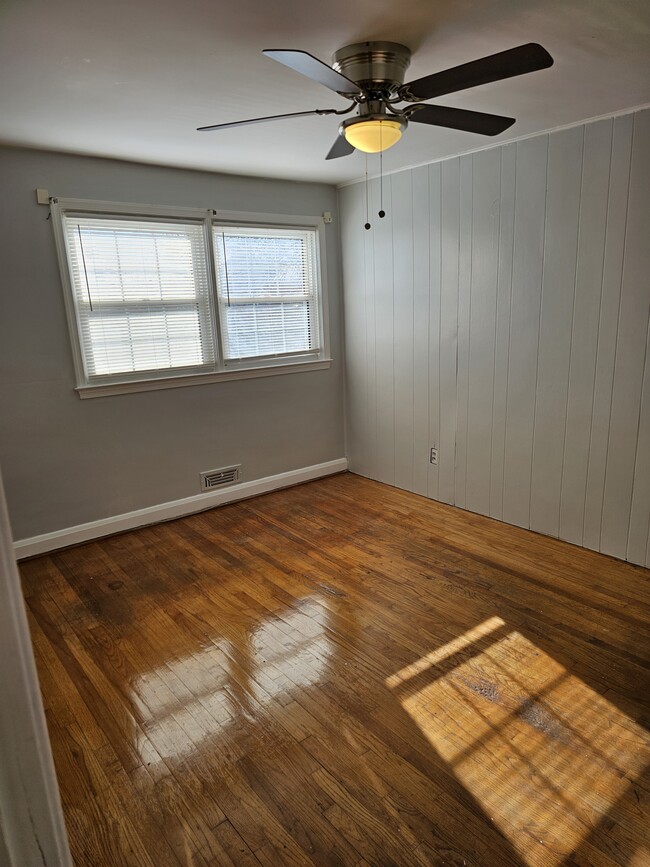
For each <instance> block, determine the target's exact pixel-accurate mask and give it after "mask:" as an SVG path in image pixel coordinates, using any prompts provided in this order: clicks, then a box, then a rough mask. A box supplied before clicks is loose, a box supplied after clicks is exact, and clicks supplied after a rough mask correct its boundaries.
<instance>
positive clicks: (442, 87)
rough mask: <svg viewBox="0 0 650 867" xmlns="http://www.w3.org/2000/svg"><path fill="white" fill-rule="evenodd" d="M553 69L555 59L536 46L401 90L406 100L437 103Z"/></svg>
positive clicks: (430, 77) (467, 65) (457, 68)
mask: <svg viewBox="0 0 650 867" xmlns="http://www.w3.org/2000/svg"><path fill="white" fill-rule="evenodd" d="M552 65H553V58H552V57H551V55H550V54H549V53H548V51H547V50H546V49H545V48H542V46H541V45H537V43H536V42H529V43H528V44H527V45H520V46H519V47H518V48H510V49H509V50H508V51H500V52H499V53H498V54H491V55H490V56H489V57H482V58H481V59H480V60H473V61H472V62H471V63H463V64H462V65H461V66H454V67H453V68H452V69H445V70H444V72H434V73H433V75H426V76H425V77H424V78H418V79H417V80H416V81H411V82H409V83H408V84H405V85H403V87H401V88H400V95H401V96H403V98H404V99H411V98H414V99H433V98H434V97H436V96H442V95H443V94H445V93H455V92H456V91H458V90H465V89H466V88H468V87H476V86H477V85H479V84H488V83H489V82H491V81H500V80H501V79H503V78H513V77H514V76H515V75H524V74H525V73H527V72H535V71H536V70H538V69H546V68H547V67H548V66H552Z"/></svg>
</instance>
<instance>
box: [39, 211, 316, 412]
mask: <svg viewBox="0 0 650 867" xmlns="http://www.w3.org/2000/svg"><path fill="white" fill-rule="evenodd" d="M53 213H54V221H53V222H54V224H55V231H56V235H57V245H58V249H59V255H60V260H61V273H62V278H63V283H64V289H65V291H66V302H67V309H68V318H69V322H70V330H71V335H72V340H73V349H74V354H75V365H76V369H77V379H78V382H77V388H78V390H79V393H80V396H82V397H90V396H96V395H97V394H98V393H110V394H113V393H116V392H119V391H131V390H142V389H144V388H147V387H154V388H160V387H168V386H175V385H180V384H185V383H192V384H194V383H195V382H199V381H207V379H208V378H209V379H211V380H213V379H220V378H236V377H238V376H252V375H268V374H270V373H280V372H288V371H295V370H297V369H304V368H305V366H306V367H307V368H309V367H314V366H326V364H327V363H328V362H329V359H328V358H327V344H326V336H327V335H326V328H325V327H324V326H325V324H326V323H325V322H324V316H323V277H322V268H321V262H322V258H323V249H322V245H323V229H322V224H320V222H319V221H318V220H317V219H315V218H311V219H305V218H298V219H297V221H296V225H293V224H292V220H291V219H290V218H289V219H287V218H280V219H273V218H270V217H269V216H268V215H264V218H263V219H261V218H260V219H258V220H256V219H255V217H253V216H250V219H249V218H248V217H249V215H245V217H246V219H239V218H238V216H239V215H237V216H233V218H232V219H230V217H229V215H225V216H228V217H229V218H228V219H223V216H224V215H219V219H217V217H216V215H215V214H214V212H211V211H210V212H206V211H200V212H195V211H187V212H182V211H176V212H173V211H170V212H169V213H165V212H164V210H162V209H155V208H150V209H147V208H139V207H137V206H116V205H113V206H110V209H109V207H106V209H104V208H103V207H101V208H100V207H98V206H97V203H95V204H94V205H93V203H83V202H72V201H62V200H59V201H58V202H55V203H54V205H53ZM147 384H148V385H147Z"/></svg>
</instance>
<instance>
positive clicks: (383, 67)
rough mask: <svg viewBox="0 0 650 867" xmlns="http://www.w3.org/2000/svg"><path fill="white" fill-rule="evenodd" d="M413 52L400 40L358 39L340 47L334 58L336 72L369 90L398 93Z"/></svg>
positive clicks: (333, 63)
mask: <svg viewBox="0 0 650 867" xmlns="http://www.w3.org/2000/svg"><path fill="white" fill-rule="evenodd" d="M410 62H411V51H410V49H408V48H407V47H406V46H405V45H400V44H399V43H398V42H355V43H354V45H346V46H345V48H340V49H339V50H338V51H337V52H336V53H335V54H334V56H333V58H332V66H333V67H334V69H335V70H336V71H337V72H340V73H341V74H342V75H345V76H346V77H347V78H349V79H350V80H351V81H354V82H356V83H357V84H358V85H359V86H360V87H362V88H363V89H364V90H366V91H371V92H372V91H375V92H377V91H379V92H381V93H385V94H387V95H388V94H392V93H395V92H396V91H397V90H398V89H399V87H401V85H402V84H403V83H404V75H405V73H406V70H407V69H408V67H409V64H410Z"/></svg>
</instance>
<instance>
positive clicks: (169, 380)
mask: <svg viewBox="0 0 650 867" xmlns="http://www.w3.org/2000/svg"><path fill="white" fill-rule="evenodd" d="M50 213H51V216H52V225H53V229H54V238H55V244H56V250H57V257H58V261H59V271H60V275H61V283H62V287H63V296H64V302H65V310H66V318H67V321H68V331H69V334H70V343H71V347H72V356H73V363H74V370H75V380H76V385H75V391H76V392H77V394H78V395H79V397H80V398H82V399H83V398H93V397H101V396H104V395H115V394H124V393H127V392H138V391H153V390H158V389H166V388H179V387H182V386H192V385H199V384H204V383H206V384H207V383H211V382H220V381H228V380H235V379H251V378H256V377H263V376H276V375H278V374H289V373H300V372H304V371H309V370H322V369H326V368H329V367H330V366H331V363H332V359H331V357H330V343H329V317H328V313H329V303H328V280H327V266H326V262H327V251H326V242H325V222H324V220H323V218H322V217H316V216H304V215H287V214H268V213H252V212H249V211H229V210H215V209H212V208H183V207H174V206H169V207H167V206H155V205H138V204H131V203H122V202H108V201H95V200H91V199H70V198H59V197H53V198H51V199H50ZM67 214H78V215H79V216H95V217H99V218H101V217H106V218H107V219H110V218H111V217H118V218H119V217H132V218H138V217H140V218H142V219H143V220H146V219H148V218H158V219H163V220H165V219H167V220H181V221H182V220H185V221H190V222H194V223H197V222H201V223H202V224H203V242H204V245H205V250H204V253H205V257H206V264H207V279H208V290H209V292H210V295H211V308H212V310H211V324H212V327H213V339H214V345H215V354H216V358H215V362H214V364H211V365H210V366H209V367H210V369H196V368H195V369H187V368H184V369H183V370H182V371H181V372H179V373H175V372H174V369H173V368H170V369H169V372H168V373H165V372H164V371H165V370H167V369H166V368H159V369H158V371H161V370H162V371H163V373H160V372H156V374H155V375H148V376H146V375H143V373H142V372H140V371H136V372H134V373H121V374H114V375H107V376H105V377H101V378H100V377H93V379H92V381H90V380H89V378H88V374H87V371H86V364H85V359H84V352H83V347H82V342H81V335H80V327H79V316H78V312H77V303H76V294H75V290H74V286H73V283H72V278H71V266H70V260H69V258H68V245H67V240H66V233H65V226H64V217H65V216H66V215H67ZM215 225H217V226H233V227H238V226H241V227H245V228H248V229H256V228H259V229H264V228H271V229H299V230H305V229H313V230H314V231H315V233H316V243H315V248H316V277H317V284H318V285H317V296H318V306H319V310H318V314H319V315H318V336H319V344H320V348H319V349H318V350H314V351H310V352H308V353H296V354H294V355H282V356H265V357H257V358H255V357H252V358H247V359H242V360H237V361H235V362H233V361H232V360H228V361H226V360H225V358H224V351H223V333H222V328H223V326H222V323H221V317H220V309H219V306H220V302H219V295H218V290H217V276H216V275H217V271H216V262H215V255H214V248H213V227H214V226H215Z"/></svg>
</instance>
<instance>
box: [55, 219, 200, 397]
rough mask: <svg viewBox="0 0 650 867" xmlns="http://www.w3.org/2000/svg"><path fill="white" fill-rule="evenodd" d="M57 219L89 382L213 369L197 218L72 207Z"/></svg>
mask: <svg viewBox="0 0 650 867" xmlns="http://www.w3.org/2000/svg"><path fill="white" fill-rule="evenodd" d="M62 222H63V229H64V235H65V243H66V250H67V255H68V265H69V271H70V278H71V285H72V291H73V294H74V301H75V309H76V314H77V324H78V333H79V340H80V344H81V350H82V355H83V359H84V366H85V368H86V376H87V379H88V381H89V382H91V381H97V379H98V378H103V377H112V378H115V377H116V376H122V377H123V376H126V377H128V376H129V375H133V374H137V373H140V374H141V373H143V372H147V376H164V375H169V374H170V372H175V373H177V372H178V371H179V370H181V369H188V370H192V371H194V370H199V371H201V370H206V369H214V365H215V361H216V352H215V339H214V327H213V324H212V323H213V315H212V309H211V304H212V300H211V292H210V285H209V280H208V271H207V263H206V255H205V241H204V226H203V223H202V222H200V221H196V222H190V221H188V222H178V221H172V220H163V219H161V220H155V219H148V220H143V219H137V218H131V217H108V216H107V217H104V216H97V215H94V216H91V215H83V214H74V213H66V214H64V215H63V218H62Z"/></svg>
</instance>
